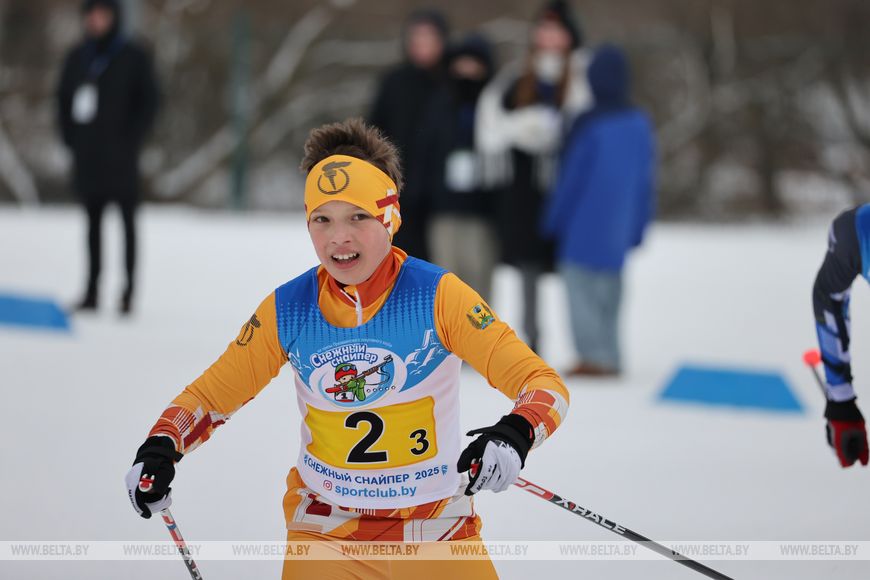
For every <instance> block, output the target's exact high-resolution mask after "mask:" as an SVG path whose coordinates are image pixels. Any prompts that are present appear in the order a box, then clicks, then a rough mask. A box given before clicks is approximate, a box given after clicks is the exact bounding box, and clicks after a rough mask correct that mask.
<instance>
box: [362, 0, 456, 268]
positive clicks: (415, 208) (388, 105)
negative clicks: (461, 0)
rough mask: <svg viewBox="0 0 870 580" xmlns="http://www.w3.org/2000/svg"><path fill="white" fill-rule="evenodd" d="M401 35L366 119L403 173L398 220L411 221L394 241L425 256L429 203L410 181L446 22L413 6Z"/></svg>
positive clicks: (438, 79)
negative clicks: (395, 153)
mask: <svg viewBox="0 0 870 580" xmlns="http://www.w3.org/2000/svg"><path fill="white" fill-rule="evenodd" d="M402 38H403V48H404V52H405V60H404V62H403V63H401V64H399V65H398V66H396V67H395V68H393V69H391V70H389V71H388V72H387V73H386V75H385V76H384V77H383V78H382V79H381V81H380V84H379V86H378V91H377V96H376V97H375V102H374V105H373V107H372V110H371V113H370V114H369V118H368V120H369V122H371V123H372V124H373V125H375V126H376V127H377V128H379V129H380V130H381V131H383V132H384V134H385V135H386V136H387V137H388V138H389V139H390V141H392V142H393V143H394V144H395V145H396V147H398V149H399V154H400V155H401V157H402V168H403V169H404V170H405V174H406V175H407V176H408V178H407V183H406V188H405V193H404V194H403V195H402V213H403V218H402V219H404V220H406V221H407V222H408V223H414V224H416V225H415V226H414V227H413V228H405V229H403V230H401V231H400V232H399V233H398V235H397V236H396V239H395V244H396V245H397V246H398V247H400V248H402V249H403V250H404V251H406V252H408V253H409V254H411V255H412V256H416V257H418V258H420V259H423V260H429V259H430V257H429V251H428V245H427V243H426V230H427V228H428V221H429V209H430V208H429V203H428V200H426V199H424V198H421V197H420V195H421V194H422V190H421V188H418V187H416V184H415V183H414V179H415V176H416V175H419V174H420V171H419V168H418V167H417V165H418V163H419V156H418V154H417V152H416V148H415V144H416V143H418V142H419V139H420V135H421V129H420V127H421V121H422V120H423V116H424V115H425V113H426V109H427V107H428V105H429V101H430V100H431V98H432V96H433V95H435V94H436V93H437V92H438V90H439V88H440V87H442V86H443V83H444V56H445V49H446V46H447V38H448V28H447V21H446V20H445V18H444V17H443V16H442V15H441V13H440V12H438V11H436V10H419V11H416V12H414V13H412V14H411V15H410V16H409V17H408V19H407V21H406V23H405V28H404V32H403V35H402Z"/></svg>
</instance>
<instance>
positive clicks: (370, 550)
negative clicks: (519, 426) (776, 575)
mask: <svg viewBox="0 0 870 580" xmlns="http://www.w3.org/2000/svg"><path fill="white" fill-rule="evenodd" d="M659 544H660V545H661V546H664V547H665V548H666V549H667V550H669V552H667V553H664V554H662V553H657V552H656V551H655V550H653V549H649V550H648V549H645V548H647V547H653V546H651V545H650V546H644V542H630V541H626V540H620V541H604V542H602V541H557V540H548V541H489V540H484V541H453V542H363V541H346V540H341V541H340V540H336V541H329V542H325V541H324V542H286V541H275V542H271V541H207V542H188V543H187V550H188V552H189V553H190V555H191V556H192V557H193V558H194V559H195V560H196V561H200V560H283V559H294V558H304V559H311V560H335V559H355V560H394V559H412V560H413V559H417V560H479V559H491V560H617V561H618V560H661V559H663V558H666V557H670V558H675V559H680V558H686V559H693V560H694V559H698V560H704V561H716V560H736V561H755V560H780V561H790V560H806V561H813V560H818V561H831V560H837V561H868V560H870V541H827V542H826V541H771V540H765V541H661V542H659ZM655 548H656V549H657V550H658V551H659V552H661V549H660V548H658V547H655ZM178 557H179V553H178V547H177V546H176V544H175V543H174V542H172V541H165V542H163V541H160V542H134V541H69V542H65V541H50V542H47V541H46V542H43V541H0V561H78V560H172V559H176V558H178Z"/></svg>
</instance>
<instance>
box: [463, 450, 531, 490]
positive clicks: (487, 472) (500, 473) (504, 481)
mask: <svg viewBox="0 0 870 580" xmlns="http://www.w3.org/2000/svg"><path fill="white" fill-rule="evenodd" d="M475 465H476V467H477V471H476V472H475ZM522 468H523V462H522V460H521V459H520V455H519V453H517V450H516V449H514V447H513V445H511V444H510V443H507V442H505V441H501V440H500V439H492V440H490V441H487V443H486V447H485V448H484V450H483V456H482V457H481V458H480V461H479V462H478V463H476V464H473V465H472V468H471V482H470V484H469V486H468V488H467V489H466V494H468V495H472V494H475V493H477V492H479V491H481V490H483V489H489V490H491V491H494V492H496V493H498V492H500V491H504V490H506V489H507V488H509V487H510V486H511V485H512V484H513V483H514V482H515V481H516V480H517V478H518V477H519V476H520V469H522Z"/></svg>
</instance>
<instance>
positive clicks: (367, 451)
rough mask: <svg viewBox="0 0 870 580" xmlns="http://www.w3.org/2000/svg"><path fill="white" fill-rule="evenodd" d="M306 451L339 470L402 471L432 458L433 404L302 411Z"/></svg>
mask: <svg viewBox="0 0 870 580" xmlns="http://www.w3.org/2000/svg"><path fill="white" fill-rule="evenodd" d="M305 423H306V424H307V425H308V428H309V430H310V431H311V437H312V441H311V443H310V444H309V445H308V448H307V449H308V452H309V453H310V454H311V455H313V456H314V457H317V458H318V459H320V460H321V461H323V462H324V463H327V464H329V465H332V466H334V467H340V468H345V469H385V468H393V467H404V466H406V465H412V464H414V463H419V462H421V461H425V460H427V459H430V458H432V457H435V456H436V455H437V454H438V443H437V440H436V437H435V401H434V400H433V398H432V397H424V398H422V399H419V400H416V401H410V402H407V403H398V404H395V405H387V406H383V407H375V408H371V409H366V410H350V411H325V410H322V409H318V408H315V407H312V406H310V405H309V406H308V412H307V414H306V415H305Z"/></svg>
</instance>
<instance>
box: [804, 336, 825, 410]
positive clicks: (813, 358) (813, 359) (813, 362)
mask: <svg viewBox="0 0 870 580" xmlns="http://www.w3.org/2000/svg"><path fill="white" fill-rule="evenodd" d="M820 362H822V353H820V352H819V351H818V350H817V349H815V348H811V349H810V350H808V351H806V352H805V353H804V363H805V364H806V365H807V366H808V367H810V370H811V371H812V372H813V377H815V379H816V384H817V385H819V388H820V389H821V390H822V395H824V396H825V399H827V398H828V391H827V390H825V383H823V382H822V377H821V376H819V371H818V369H817V368H816V367H817V366H818V364H819V363H820Z"/></svg>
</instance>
